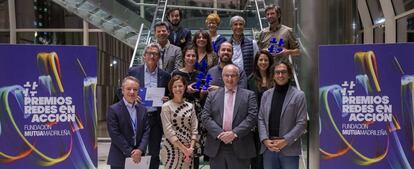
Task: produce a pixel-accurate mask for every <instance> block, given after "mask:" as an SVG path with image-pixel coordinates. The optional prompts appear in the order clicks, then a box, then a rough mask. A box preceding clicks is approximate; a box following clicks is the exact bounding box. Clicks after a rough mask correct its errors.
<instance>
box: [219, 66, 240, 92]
mask: <svg viewBox="0 0 414 169" xmlns="http://www.w3.org/2000/svg"><path fill="white" fill-rule="evenodd" d="M221 75H222V78H223V82H224V86H225V87H226V88H227V89H232V90H233V89H235V88H236V87H237V84H238V83H239V79H240V70H239V68H238V67H237V66H236V65H234V64H228V65H226V66H224V67H223V72H222V74H221Z"/></svg>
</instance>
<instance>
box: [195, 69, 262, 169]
mask: <svg viewBox="0 0 414 169" xmlns="http://www.w3.org/2000/svg"><path fill="white" fill-rule="evenodd" d="M239 75H240V70H239V68H238V67H237V66H236V65H233V64H228V65H226V66H224V67H223V73H222V78H223V81H224V88H223V87H221V88H219V89H218V90H216V91H214V92H211V93H209V95H208V97H207V100H206V103H205V105H204V110H203V111H202V114H201V119H202V123H203V125H204V127H205V128H206V129H207V139H206V143H205V148H204V151H205V154H206V155H207V156H209V157H210V167H211V168H212V169H236V168H237V169H248V168H249V165H250V159H251V158H252V157H254V156H255V155H256V149H255V146H254V140H253V132H252V128H253V127H254V126H255V125H256V122H257V102H256V98H255V94H254V93H253V92H252V91H249V90H247V89H243V88H240V87H239V86H238V85H237V84H238V81H239Z"/></svg>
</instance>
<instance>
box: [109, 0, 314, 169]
mask: <svg viewBox="0 0 414 169" xmlns="http://www.w3.org/2000/svg"><path fill="white" fill-rule="evenodd" d="M280 11H281V10H280V8H279V7H278V6H274V5H270V6H268V7H267V8H266V9H265V13H266V18H267V20H268V22H269V27H267V28H266V29H264V30H263V31H262V32H261V33H260V36H259V39H258V40H257V42H256V41H253V40H250V39H249V38H247V37H245V36H244V34H243V31H244V25H245V20H244V19H243V18H242V17H241V16H234V17H232V18H231V19H230V24H231V29H232V31H233V35H232V37H231V38H230V39H229V40H227V39H226V38H225V37H224V36H222V35H220V34H218V32H217V28H218V25H219V24H220V17H219V16H218V15H217V14H215V13H212V14H210V15H208V16H207V18H206V21H205V22H206V26H207V28H208V32H205V31H201V30H200V31H197V32H195V33H194V36H193V39H192V40H191V37H192V36H191V31H189V30H188V29H186V28H183V27H181V26H180V21H181V16H182V13H181V11H180V10H179V9H177V8H173V9H170V10H169V11H168V12H167V19H168V22H159V23H156V24H155V25H154V32H155V38H156V42H155V43H150V44H149V45H147V47H146V48H145V49H144V55H143V60H144V64H142V65H138V66H135V67H132V68H130V69H129V71H128V76H127V77H125V78H124V79H123V81H122V87H121V91H122V95H120V96H121V98H120V101H119V102H117V103H115V104H114V105H111V106H110V107H109V109H108V112H107V126H108V133H109V135H110V138H111V147H110V152H109V155H108V164H109V165H110V166H111V168H112V169H116V168H124V165H125V159H126V158H128V157H130V158H132V160H133V161H134V162H136V163H139V162H140V161H141V157H142V156H144V155H145V154H148V155H150V156H151V162H150V169H157V168H158V167H159V165H160V156H161V161H162V163H163V165H164V167H165V168H168V169H179V168H184V169H185V168H198V167H199V161H200V159H199V157H201V156H204V160H208V161H209V163H210V168H213V169H215V168H217V169H233V168H234V169H236V168H237V169H239V168H240V169H248V168H258V169H260V168H265V169H273V168H282V169H297V168H298V167H299V155H300V153H301V151H300V150H301V148H300V146H301V145H300V144H301V142H300V137H301V135H302V134H303V133H304V132H305V129H306V116H307V110H306V101H305V95H304V93H303V92H302V91H299V90H297V89H296V88H295V87H294V86H292V85H291V84H290V81H291V78H292V77H293V74H292V69H291V66H290V64H289V63H288V62H286V59H285V58H286V57H287V56H289V55H291V56H297V55H299V53H300V50H299V45H298V42H297V40H296V38H295V37H294V35H293V33H292V30H291V28H289V27H287V26H284V25H282V24H281V23H280V17H281V12H280ZM273 38H276V39H284V43H283V46H282V50H280V51H278V52H277V53H275V52H271V51H270V52H269V51H268V48H269V45H270V40H271V39H273ZM247 75H249V76H247ZM140 87H142V88H165V89H167V90H166V91H165V96H164V97H162V98H159V99H161V100H162V101H163V102H164V104H163V105H162V107H144V106H143V105H142V104H140V103H141V101H142V99H143V98H140V97H139V96H138V90H139V88H140ZM163 136H164V137H163ZM147 147H148V151H147ZM146 152H148V153H146Z"/></svg>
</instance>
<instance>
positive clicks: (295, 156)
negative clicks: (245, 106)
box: [258, 61, 307, 169]
mask: <svg viewBox="0 0 414 169" xmlns="http://www.w3.org/2000/svg"><path fill="white" fill-rule="evenodd" d="M273 70H274V75H273V79H274V80H275V82H276V85H275V87H274V88H271V89H269V90H267V91H266V92H264V93H263V96H262V101H261V103H260V104H261V105H260V112H259V117H258V118H259V120H258V129H259V138H260V141H261V142H262V147H261V149H260V152H261V153H263V166H264V168H265V169H272V168H287V169H298V168H299V155H300V154H301V145H300V144H301V142H300V136H301V135H302V134H303V133H304V132H305V129H306V116H307V111H306V100H305V94H304V93H303V92H302V91H300V90H298V89H296V88H295V87H293V86H291V85H290V83H289V81H290V78H291V77H292V71H291V70H292V69H291V68H290V65H289V64H288V63H287V62H284V61H279V62H276V63H275V66H274V68H273Z"/></svg>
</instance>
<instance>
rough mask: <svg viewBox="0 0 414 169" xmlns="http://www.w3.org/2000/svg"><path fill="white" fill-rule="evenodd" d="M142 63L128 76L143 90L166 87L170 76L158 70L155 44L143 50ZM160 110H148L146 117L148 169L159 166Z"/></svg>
mask: <svg viewBox="0 0 414 169" xmlns="http://www.w3.org/2000/svg"><path fill="white" fill-rule="evenodd" d="M143 58H144V62H145V64H143V65H138V66H135V67H132V68H130V69H129V71H128V76H133V77H135V78H137V79H138V80H139V81H140V82H142V84H143V86H144V87H145V88H156V87H162V88H166V89H167V87H168V82H169V81H170V75H169V74H168V73H167V72H165V71H163V70H161V69H160V68H158V66H157V63H158V61H159V59H160V48H159V46H158V45H157V44H156V43H150V44H149V45H147V47H145V49H144V57H143ZM167 96H168V90H166V92H165V96H164V97H163V98H162V100H163V101H164V102H165V101H167V100H168V97H167ZM160 113H161V108H154V107H149V108H148V117H149V122H150V128H151V132H150V138H149V145H148V150H149V154H150V155H151V164H150V169H158V168H159V165H160V157H159V154H160V149H161V147H160V143H161V138H162V125H161V117H160Z"/></svg>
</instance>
